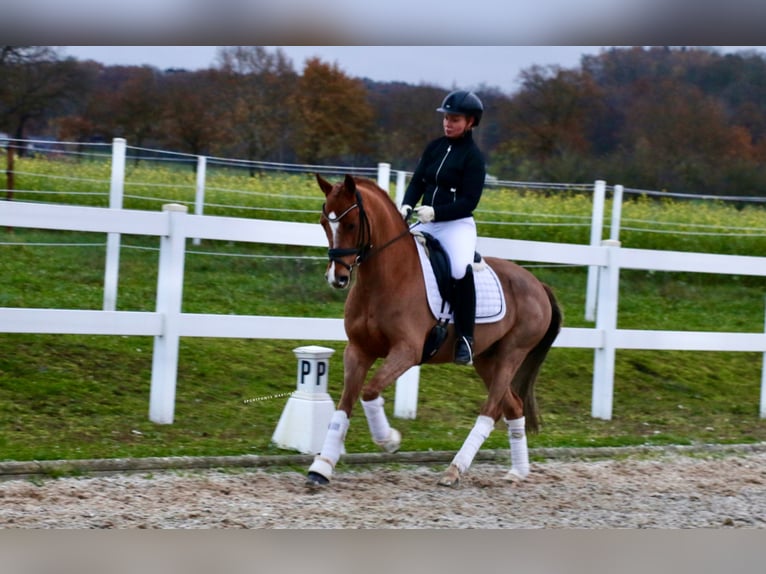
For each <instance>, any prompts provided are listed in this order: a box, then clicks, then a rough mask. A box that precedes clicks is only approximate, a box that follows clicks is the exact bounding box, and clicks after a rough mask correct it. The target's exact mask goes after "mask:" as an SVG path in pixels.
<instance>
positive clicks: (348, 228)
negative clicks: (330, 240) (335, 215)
mask: <svg viewBox="0 0 766 574" xmlns="http://www.w3.org/2000/svg"><path fill="white" fill-rule="evenodd" d="M343 229H345V230H346V231H354V229H356V224H355V223H346V224H345V225H344V226H343Z"/></svg>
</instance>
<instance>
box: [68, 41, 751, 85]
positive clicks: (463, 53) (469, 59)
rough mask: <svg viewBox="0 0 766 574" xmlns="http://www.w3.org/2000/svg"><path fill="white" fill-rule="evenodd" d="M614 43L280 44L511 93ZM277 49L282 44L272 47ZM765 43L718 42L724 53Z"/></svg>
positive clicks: (91, 52)
mask: <svg viewBox="0 0 766 574" xmlns="http://www.w3.org/2000/svg"><path fill="white" fill-rule="evenodd" d="M610 47H611V46H279V48H280V49H281V50H282V51H284V52H285V54H286V55H287V56H288V57H289V58H290V59H291V60H292V62H293V66H294V68H295V70H296V71H297V72H301V71H302V70H303V64H304V62H305V60H306V59H307V58H310V57H313V56H318V57H319V58H320V59H322V61H325V62H328V63H336V64H337V65H338V66H339V68H340V69H341V70H342V71H343V72H344V73H346V74H347V75H349V76H352V77H359V78H363V77H367V78H370V79H372V80H376V81H402V82H407V83H409V84H420V83H428V84H432V85H436V86H439V87H443V88H446V89H452V88H453V87H458V88H465V89H476V88H478V87H479V86H481V85H482V84H484V85H486V86H489V87H496V88H499V89H501V90H502V91H504V92H506V93H512V92H513V91H515V90H516V88H517V87H518V78H519V72H521V71H522V70H523V69H526V68H529V67H530V66H533V65H541V66H548V65H558V66H561V67H563V68H574V67H577V66H578V65H579V63H580V58H581V57H582V55H584V54H599V53H600V52H601V51H602V50H604V49H608V48H610ZM269 48H270V49H272V50H276V48H277V47H275V46H270V47H269ZM752 48H760V49H761V50H762V51H764V53H766V50H764V47H762V46H761V47H750V46H719V47H716V49H719V50H720V51H722V52H729V51H738V50H745V49H752ZM216 50H217V47H216V46H64V47H63V53H64V55H65V56H73V57H75V58H77V59H81V60H85V59H92V60H96V61H98V62H102V63H104V64H107V65H116V64H121V65H143V64H149V65H151V66H155V67H157V68H159V69H163V70H164V69H166V68H185V69H188V70H196V69H201V68H207V67H210V66H212V65H214V63H215V57H216Z"/></svg>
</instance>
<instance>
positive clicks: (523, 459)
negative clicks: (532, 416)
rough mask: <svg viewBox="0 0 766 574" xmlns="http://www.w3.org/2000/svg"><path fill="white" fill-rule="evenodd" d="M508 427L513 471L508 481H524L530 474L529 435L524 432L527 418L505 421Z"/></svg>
mask: <svg viewBox="0 0 766 574" xmlns="http://www.w3.org/2000/svg"><path fill="white" fill-rule="evenodd" d="M505 424H506V425H508V442H509V443H510V445H511V470H509V471H508V475H507V476H506V478H507V479H508V480H518V479H524V478H526V477H527V475H528V474H529V450H527V433H526V431H525V430H524V424H525V418H524V417H521V418H519V419H510V420H509V419H505Z"/></svg>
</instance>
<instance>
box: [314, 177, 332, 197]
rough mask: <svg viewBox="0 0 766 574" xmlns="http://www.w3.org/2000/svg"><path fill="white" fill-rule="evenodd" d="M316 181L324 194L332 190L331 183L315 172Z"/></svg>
mask: <svg viewBox="0 0 766 574" xmlns="http://www.w3.org/2000/svg"><path fill="white" fill-rule="evenodd" d="M316 178H317V183H318V184H319V187H321V188H322V192H324V194H325V195H327V194H328V193H330V192H331V191H332V184H331V183H330V182H329V181H327V180H326V179H325V178H323V177H322V176H321V175H319V174H316Z"/></svg>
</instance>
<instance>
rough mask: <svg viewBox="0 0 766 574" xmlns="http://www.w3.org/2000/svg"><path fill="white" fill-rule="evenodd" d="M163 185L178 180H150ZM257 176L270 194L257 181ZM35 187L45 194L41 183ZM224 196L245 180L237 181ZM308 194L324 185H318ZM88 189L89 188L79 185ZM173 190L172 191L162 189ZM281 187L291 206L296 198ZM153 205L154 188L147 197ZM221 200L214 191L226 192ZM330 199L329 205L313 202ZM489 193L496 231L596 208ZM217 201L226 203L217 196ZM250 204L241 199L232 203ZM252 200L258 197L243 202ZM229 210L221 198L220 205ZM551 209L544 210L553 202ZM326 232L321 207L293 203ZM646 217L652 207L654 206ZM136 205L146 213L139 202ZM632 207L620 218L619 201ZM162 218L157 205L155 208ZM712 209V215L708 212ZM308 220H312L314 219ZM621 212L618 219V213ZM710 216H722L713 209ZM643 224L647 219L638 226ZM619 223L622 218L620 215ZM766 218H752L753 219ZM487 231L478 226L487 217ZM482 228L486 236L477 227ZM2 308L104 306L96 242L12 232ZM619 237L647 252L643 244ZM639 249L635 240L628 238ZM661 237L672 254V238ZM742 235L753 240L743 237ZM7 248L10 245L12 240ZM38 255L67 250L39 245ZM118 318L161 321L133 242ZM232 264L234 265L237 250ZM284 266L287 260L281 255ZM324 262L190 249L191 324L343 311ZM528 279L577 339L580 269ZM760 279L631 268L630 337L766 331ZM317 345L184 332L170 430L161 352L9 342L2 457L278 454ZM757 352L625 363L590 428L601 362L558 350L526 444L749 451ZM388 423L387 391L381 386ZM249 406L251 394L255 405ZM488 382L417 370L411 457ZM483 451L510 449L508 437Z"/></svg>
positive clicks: (465, 413)
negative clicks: (548, 289) (153, 384)
mask: <svg viewBox="0 0 766 574" xmlns="http://www.w3.org/2000/svg"><path fill="white" fill-rule="evenodd" d="M153 177H155V178H165V177H167V178H170V177H171V176H170V175H168V174H156V173H155V174H153ZM251 179H252V180H254V181H248V184H249V185H252V186H253V189H254V190H255V189H261V190H263V189H266V190H267V192H268V194H270V195H268V196H266V195H261V196H258V200H259V201H260V200H263V201H267V204H268V205H277V206H283V205H285V206H289V205H293V203H295V200H293V199H289V198H287V199H280V198H279V197H276V198H273V197H272V198H271V199H268V200H265V199H264V197H271V195H274V196H279V195H280V194H282V195H301V194H305V195H306V197H309V196H310V194H314V195H316V191H315V190H314V188H313V187H312V183H311V182H310V181H309V178H307V177H305V176H285V177H279V178H276V179H275V180H273V181H272V180H271V179H269V178H251ZM256 180H260V182H261V184H262V186H261V187H259V184H258V181H256ZM41 185H42V184H41ZM226 185H227V186H237V185H241V186H242V187H244V184H238V183H236V182H228V183H227V184H226ZM313 185H315V184H313ZM86 187H87V186H86ZM163 189H164V188H163ZM288 190H289V194H288ZM147 193H148V192H147ZM222 193H223V192H220V193H219V194H222ZM320 195H321V194H320ZM535 197H536V199H535V201H536V202H537V203H534V204H533V203H532V199H530V198H529V196H525V195H524V194H521V195H519V194H516V195H513V194H510V193H506V192H497V193H490V194H488V195H487V197H486V202H484V201H483V203H482V205H483V208H484V209H487V210H492V209H495V210H496V211H497V213H498V214H499V215H497V216H496V217H495V216H493V217H492V219H493V220H495V219H497V220H500V219H505V220H506V221H507V222H513V220H514V219H515V218H516V219H517V218H518V217H519V216H518V215H512V214H510V212H511V208H513V211H514V212H516V211H529V212H530V213H532V212H544V211H547V212H549V213H550V212H556V211H557V210H558V211H559V213H561V214H567V213H572V214H574V213H575V212H577V211H578V210H581V209H589V206H588V201H587V199H586V198H583V197H577V196H572V197H570V198H564V199H562V198H559V197H549V198H545V197H542V196H535ZM218 199H221V198H220V197H219V198H218ZM240 199H241V198H240ZM248 201H251V202H255V199H253V198H252V197H249V199H248ZM222 202H223V201H221V203H222ZM545 202H547V203H545ZM297 203H298V205H300V206H301V208H302V209H304V210H305V211H306V212H307V213H300V214H298V215H296V217H297V218H299V219H302V220H306V221H316V210H318V208H319V205H320V204H319V203H316V204H314V203H309V202H300V201H298V202H297ZM657 205H661V206H662V207H663V208H664V210H663V211H661V212H658V214H656V216H657V217H662V218H666V219H667V218H670V219H675V220H679V219H680V218H684V220H685V221H687V222H693V221H695V218H701V219H700V221H703V220H711V221H712V220H715V221H717V222H719V223H720V224H726V223H727V222H729V224H730V225H733V226H736V225H741V226H745V223H742V222H743V221H746V225H747V226H753V228H755V226H757V225H761V227H764V228H766V225H764V224H763V221H764V214H763V212H758V211H756V210H752V213H750V212H748V213H747V214H746V220H745V219H741V217H744V216H743V215H742V212H737V211H736V210H735V211H732V210H731V209H730V208H728V207H726V206H718V207H715V206H709V207H705V208H704V209H703V208H700V207H699V206H696V207H695V206H690V205H689V204H684V205H683V206H678V205H676V204H657ZM636 206H638V207H641V209H644V210H650V209H654V208H655V204H652V205H643V204H642V203H641V202H636ZM126 207H131V208H138V207H140V206H138V205H131V206H127V205H126ZM626 207H627V206H626ZM144 208H151V209H157V208H158V206H157V204H156V203H154V204H152V205H151V207H144ZM713 209H719V211H717V212H712V211H710V212H709V211H708V210H713ZM312 210H313V211H312ZM628 212H629V210H628V209H625V210H624V214H626V213H628ZM711 213H712V215H711ZM264 214H266V215H268V216H270V217H283V216H284V213H282V212H270V211H264V212H263V213H261V212H258V213H254V212H248V213H247V215H246V216H248V217H263V216H265V215H264ZM640 215H641V217H644V216H645V214H640ZM626 216H627V215H626ZM759 218H760V219H759ZM480 221H481V220H480ZM482 226H484V227H485V229H484V230H482ZM0 233H2V237H1V238H0V306H5V307H39V308H70V309H99V308H101V305H102V297H103V269H104V257H105V247H104V243H105V237H104V235H103V234H82V233H69V232H47V231H39V230H22V229H16V230H2V232H0ZM480 233H482V234H486V235H493V236H498V237H512V236H518V237H524V238H529V239H533V238H534V239H544V238H546V237H547V238H548V239H549V240H555V241H572V242H580V243H584V242H587V237H585V238H581V237H579V235H578V234H586V233H587V229H585V231H583V230H582V229H579V228H576V227H573V228H570V227H560V228H554V231H550V232H549V233H548V235H547V236H546V234H545V231H543V230H542V229H541V228H538V227H536V226H528V227H523V226H514V225H498V224H486V223H485V224H482V223H480ZM631 234H632V235H628V236H627V237H626V239H627V240H628V241H630V242H632V245H630V246H633V247H644V246H646V245H643V244H642V242H648V241H649V240H648V239H641V237H642V236H640V235H639V234H637V233H636V232H631ZM631 237H634V238H635V239H631ZM663 237H664V238H665V239H664V241H665V242H664V243H662V238H663ZM693 237H694V236H689V237H688V238H686V239H685V240H684V245H683V247H684V248H685V249H690V250H695V251H710V252H730V250H731V249H732V248H733V247H732V242H731V241H730V240H729V239H727V238H721V237H718V238H714V237H711V236H700V237H697V240H696V242H693V239H692V238H693ZM676 239H678V238H677V237H673V236H659V235H651V241H652V242H657V245H655V248H663V249H677V248H678V247H677V243H678V242H677V241H676ZM746 241H749V242H750V243H747V242H746ZM761 241H762V239H761V238H760V237H759V236H758V235H757V234H753V237H752V238H739V240H738V242H737V243H736V248H737V249H738V250H739V251H738V252H739V253H742V254H758V249H760V242H761ZM5 243H8V244H5ZM45 243H57V244H62V243H66V244H75V245H74V246H67V247H62V246H60V245H59V246H46V245H41V244H45ZM122 245H123V248H122V252H121V258H120V286H119V293H118V309H120V310H132V311H152V310H154V305H155V298H156V293H155V288H156V287H155V285H156V273H157V257H158V254H157V251H156V247H157V240H156V239H152V238H144V237H131V236H123V238H122ZM235 255H236V256H235ZM274 255H279V256H282V257H280V258H273V256H274ZM324 257H325V250H323V249H308V248H292V247H280V248H276V247H273V246H270V247H267V246H259V245H248V244H230V243H224V242H211V241H206V242H203V244H202V245H201V246H192V245H191V244H190V245H189V246H188V255H187V260H186V276H185V284H184V303H183V310H184V311H185V312H190V313H232V314H253V315H257V314H264V315H285V316H312V317H341V316H342V314H343V302H344V299H345V293H343V292H337V291H333V290H331V289H330V288H328V287H327V285H326V284H325V282H324V280H323V278H322V274H323V271H324V265H325V263H324ZM531 267H532V271H533V272H535V274H537V275H538V276H539V277H540V278H541V279H542V280H544V281H545V282H547V283H549V284H550V285H552V286H553V288H554V290H555V291H556V293H557V296H558V298H559V300H560V302H561V304H562V307H563V309H564V312H565V324H566V325H567V326H570V327H578V326H579V327H590V326H592V324H591V323H588V322H586V321H585V320H584V318H583V314H584V306H585V291H586V289H585V285H586V271H585V270H584V269H582V268H568V267H534V266H531ZM763 287H764V285H763V280H762V279H761V278H747V277H728V276H719V275H715V274H710V275H707V274H682V273H647V272H639V271H623V272H622V273H621V292H620V309H619V327H620V328H640V329H673V330H676V329H678V330H682V329H687V330H704V331H741V332H763V328H764V327H763V322H764V299H763V297H764V289H763ZM305 344H316V341H300V340H296V341H281V340H240V339H225V340H221V339H204V338H185V339H182V341H181V350H180V358H179V371H178V389H177V397H176V413H175V422H174V424H172V425H156V424H154V423H151V422H150V421H149V420H148V405H149V382H150V379H151V355H152V346H153V341H152V339H151V338H147V337H112V336H74V335H28V334H0V349H2V353H0V460H51V459H73V458H93V457H140V456H181V455H183V456H192V455H237V454H277V453H280V452H284V451H280V450H279V449H276V448H275V447H273V446H272V445H271V444H270V439H271V436H272V434H273V432H274V429H275V428H276V425H277V422H278V420H279V416H280V415H281V413H282V410H283V408H284V405H285V402H286V401H287V397H285V396H282V397H275V398H270V399H266V400H257V401H252V400H251V399H254V398H261V397H269V396H272V395H282V394H283V393H285V392H290V391H292V390H294V389H295V383H296V381H295V379H296V372H295V369H296V359H295V357H294V354H293V352H292V350H293V349H294V348H296V347H298V346H302V345H305ZM321 344H322V345H323V346H328V347H331V348H334V349H336V352H335V354H334V355H333V356H332V358H331V359H330V388H329V392H330V394H331V395H332V397H333V398H334V399H337V398H338V397H339V396H340V387H341V380H342V370H343V369H342V349H343V345H342V344H340V343H326V342H321ZM762 361H763V357H762V355H761V354H760V353H716V352H707V353H704V352H680V351H679V352H658V351H618V353H617V362H616V375H615V394H614V414H613V419H612V420H610V421H603V420H598V419H593V418H591V416H590V404H591V386H592V369H593V367H592V365H593V353H592V351H588V350H583V349H563V348H561V349H560V348H554V349H553V350H552V351H551V353H550V355H549V358H548V360H547V361H546V363H545V365H544V366H543V369H542V371H541V374H540V378H539V380H538V387H537V388H538V400H539V403H540V407H541V411H542V416H543V428H542V431H541V432H540V433H539V434H537V435H533V436H531V437H530V446H532V447H559V446H621V445H638V444H652V445H663V444H690V443H697V442H704V443H747V442H759V441H763V440H766V421H763V420H762V419H760V418H759V416H758V405H759V400H760V381H761V367H762ZM384 397H385V398H386V400H387V405H386V408H387V410H388V412H389V414H391V413H392V410H393V403H394V387H393V385H392V386H391V387H390V388H389V389H387V390H386V392H385V394H384ZM249 399H250V400H249ZM483 400H484V392H483V387H482V385H481V383H480V381H479V379H478V377H477V376H476V375H475V374H474V373H473V371H472V370H471V369H468V368H460V367H456V366H451V365H439V366H430V365H427V366H424V367H423V368H422V370H421V379H420V392H419V401H418V412H417V418H416V419H415V420H400V419H393V418H392V422H393V424H394V425H395V426H396V427H397V428H399V430H401V431H402V433H403V436H404V442H403V447H402V448H403V449H404V450H427V449H429V448H430V449H433V450H456V449H458V448H459V447H460V445H461V443H462V441H463V439H464V438H465V436H466V435H467V433H468V432H469V431H470V428H471V426H472V425H473V422H474V420H475V417H476V415H477V412H478V409H479V406H480V405H481V403H482V401H483ZM356 414H357V416H355V417H353V418H352V421H351V429H350V431H349V433H348V440H347V444H346V447H347V450H348V452H374V451H375V450H376V448H375V447H374V446H373V445H372V443H371V441H370V439H369V432H368V430H367V427H366V421H365V420H364V417H362V416H361V412H357V413H356ZM485 447H486V448H507V438H506V436H505V431H504V430H502V425H498V430H497V431H496V432H494V433H493V434H492V435H491V436H490V438H489V439H488V440H487V442H486V443H485Z"/></svg>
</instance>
